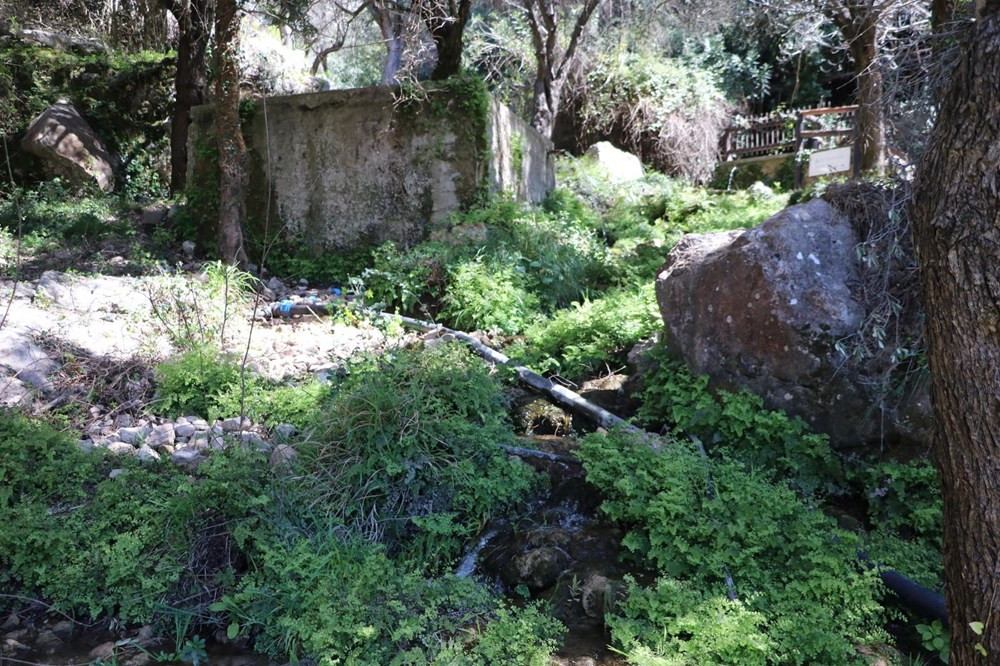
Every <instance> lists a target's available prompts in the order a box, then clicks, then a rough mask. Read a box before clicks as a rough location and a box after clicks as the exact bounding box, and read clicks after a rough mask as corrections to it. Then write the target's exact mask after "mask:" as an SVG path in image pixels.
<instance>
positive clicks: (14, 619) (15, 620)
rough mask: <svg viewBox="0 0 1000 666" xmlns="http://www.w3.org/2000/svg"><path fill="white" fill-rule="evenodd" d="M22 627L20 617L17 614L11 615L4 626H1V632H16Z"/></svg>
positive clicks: (5, 620) (4, 622)
mask: <svg viewBox="0 0 1000 666" xmlns="http://www.w3.org/2000/svg"><path fill="white" fill-rule="evenodd" d="M20 626H21V618H20V616H18V614H17V613H11V614H10V615H8V616H7V617H6V618H5V619H4V621H3V624H0V631H4V632H7V631H14V630H15V629H17V628H18V627H20Z"/></svg>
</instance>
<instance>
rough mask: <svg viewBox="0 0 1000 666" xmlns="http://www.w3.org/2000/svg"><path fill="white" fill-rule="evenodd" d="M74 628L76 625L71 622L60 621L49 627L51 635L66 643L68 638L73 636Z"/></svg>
mask: <svg viewBox="0 0 1000 666" xmlns="http://www.w3.org/2000/svg"><path fill="white" fill-rule="evenodd" d="M75 628H76V625H75V624H74V622H73V621H72V620H60V621H59V622H56V623H55V624H53V625H52V626H51V627H50V629H51V630H52V633H54V634H55V635H56V636H58V637H59V639H60V640H62V641H68V640H69V637H70V636H72V635H73V630H74V629H75Z"/></svg>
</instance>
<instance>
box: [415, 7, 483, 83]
mask: <svg viewBox="0 0 1000 666" xmlns="http://www.w3.org/2000/svg"><path fill="white" fill-rule="evenodd" d="M446 10H447V11H446ZM471 12H472V0H458V4H457V5H456V4H455V2H454V0H452V1H450V2H449V3H448V5H447V6H445V5H444V4H443V3H442V0H429V2H424V3H423V5H422V9H421V13H422V14H423V18H424V24H425V25H426V26H427V30H428V32H430V33H431V38H432V39H433V40H434V46H435V47H436V48H437V62H436V63H435V65H434V71H433V72H431V79H432V80H434V81H441V80H443V79H447V78H448V77H449V76H454V75H455V74H458V73H459V72H460V71H461V69H462V36H463V34H464V33H465V25H466V24H467V23H468V22H469V15H470V14H471Z"/></svg>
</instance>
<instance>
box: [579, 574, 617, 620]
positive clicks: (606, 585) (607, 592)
mask: <svg viewBox="0 0 1000 666" xmlns="http://www.w3.org/2000/svg"><path fill="white" fill-rule="evenodd" d="M612 594H613V592H612V588H611V581H610V580H608V579H607V578H605V577H604V576H602V575H600V574H593V575H591V576H589V577H587V579H586V580H585V581H584V582H583V585H582V586H581V588H580V605H581V606H583V612H584V613H586V615H587V617H593V618H597V619H603V618H604V613H605V611H606V610H607V608H608V606H609V604H610V602H611V598H612Z"/></svg>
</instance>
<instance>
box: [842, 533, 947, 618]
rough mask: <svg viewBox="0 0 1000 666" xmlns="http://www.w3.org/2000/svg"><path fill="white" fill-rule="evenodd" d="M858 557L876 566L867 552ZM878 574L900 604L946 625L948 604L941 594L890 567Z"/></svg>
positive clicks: (871, 567) (859, 554)
mask: <svg viewBox="0 0 1000 666" xmlns="http://www.w3.org/2000/svg"><path fill="white" fill-rule="evenodd" d="M858 559H859V560H861V561H862V562H864V563H865V564H866V565H867V566H868V568H870V569H874V568H875V566H876V565H875V564H874V563H873V562H872V561H871V559H870V558H869V557H868V554H867V553H864V552H859V553H858ZM878 576H879V578H881V579H882V582H883V583H885V586H886V587H887V588H889V590H891V591H892V593H893V594H895V595H896V597H897V598H898V599H899V603H900V604H902V605H903V606H905V607H906V608H908V609H909V610H911V611H913V612H914V613H916V614H917V615H920V616H921V617H924V618H927V619H929V620H938V621H940V622H941V624H942V625H943V626H944V627H945V628H947V627H948V604H947V603H946V602H945V599H944V596H943V595H941V594H938V593H937V592H935V591H934V590H929V589H927V588H926V587H924V586H923V585H921V584H920V583H918V582H917V581H915V580H913V579H912V578H907V577H906V576H904V575H903V574H901V573H899V572H898V571H893V570H892V569H880V570H879V573H878Z"/></svg>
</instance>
